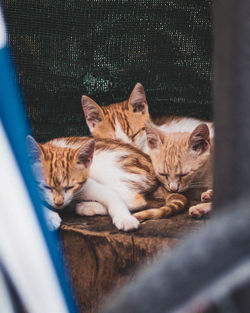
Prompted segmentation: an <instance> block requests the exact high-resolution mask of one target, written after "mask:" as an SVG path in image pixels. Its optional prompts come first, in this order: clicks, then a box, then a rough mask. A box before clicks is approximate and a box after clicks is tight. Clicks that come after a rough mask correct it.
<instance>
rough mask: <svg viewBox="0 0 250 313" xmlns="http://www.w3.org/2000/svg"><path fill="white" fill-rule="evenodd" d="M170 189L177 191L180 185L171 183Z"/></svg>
mask: <svg viewBox="0 0 250 313" xmlns="http://www.w3.org/2000/svg"><path fill="white" fill-rule="evenodd" d="M169 190H170V191H171V192H176V191H178V185H177V184H170V185H169Z"/></svg>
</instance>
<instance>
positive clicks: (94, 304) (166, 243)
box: [60, 213, 207, 313]
mask: <svg viewBox="0 0 250 313" xmlns="http://www.w3.org/2000/svg"><path fill="white" fill-rule="evenodd" d="M62 217H63V224H62V226H61V230H60V235H61V238H62V241H63V244H64V247H65V253H66V258H67V261H68V265H69V270H70V273H71V276H72V281H73V285H74V288H75V292H76V298H77V301H78V303H79V307H80V312H88V313H92V312H96V311H97V308H98V307H100V306H101V303H102V301H103V300H104V299H105V297H107V296H108V295H109V294H110V293H111V292H112V291H113V290H114V289H117V288H118V287H119V286H120V285H121V284H122V283H124V281H126V280H132V279H133V278H134V276H135V275H136V273H137V272H138V266H139V265H141V264H150V263H151V262H152V261H153V260H155V259H157V257H159V255H160V254H161V253H162V251H163V249H164V251H166V250H167V249H170V248H172V247H173V246H175V245H176V244H178V242H180V240H181V238H183V237H185V235H186V234H187V233H190V232H197V231H199V230H200V229H201V228H202V227H204V226H205V225H206V223H207V220H206V219H201V220H195V219H192V218H191V217H189V216H188V215H187V213H185V214H181V215H178V216H174V217H171V218H169V219H162V220H155V221H153V220H151V221H146V222H144V223H142V224H141V226H140V228H139V229H138V230H137V231H133V232H129V233H125V232H121V231H118V230H117V229H116V228H115V227H114V225H112V223H111V220H110V218H109V217H108V216H94V217H81V216H76V215H72V214H71V215H70V214H64V215H63V216H62Z"/></svg>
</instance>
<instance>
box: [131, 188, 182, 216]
mask: <svg viewBox="0 0 250 313" xmlns="http://www.w3.org/2000/svg"><path fill="white" fill-rule="evenodd" d="M187 203H188V200H187V198H186V197H185V196H183V195H181V194H179V193H170V194H168V195H167V196H166V198H165V205H164V206H162V207H160V208H156V209H148V210H143V211H140V212H137V213H135V214H133V215H134V217H136V218H137V219H138V220H139V221H145V220H151V219H152V220H157V219H161V218H168V217H170V216H173V215H177V214H179V213H180V212H182V211H184V210H185V208H186V206H187Z"/></svg>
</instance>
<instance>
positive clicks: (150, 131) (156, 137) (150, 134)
mask: <svg viewBox="0 0 250 313" xmlns="http://www.w3.org/2000/svg"><path fill="white" fill-rule="evenodd" d="M144 125H145V131H146V135H147V142H148V147H149V149H158V148H159V146H160V145H161V144H162V139H161V135H160V132H159V131H158V130H157V129H156V128H155V127H153V126H152V124H151V123H149V122H144Z"/></svg>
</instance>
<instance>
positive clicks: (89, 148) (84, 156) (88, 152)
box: [77, 139, 95, 168]
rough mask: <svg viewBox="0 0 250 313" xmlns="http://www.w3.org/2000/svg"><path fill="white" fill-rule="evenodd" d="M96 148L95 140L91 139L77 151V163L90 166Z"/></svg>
mask: <svg viewBox="0 0 250 313" xmlns="http://www.w3.org/2000/svg"><path fill="white" fill-rule="evenodd" d="M94 150H95V141H94V140H93V139H91V140H89V141H88V142H87V143H86V144H85V145H84V146H83V147H81V148H80V149H79V151H78V152H77V163H80V164H83V165H84V166H85V167H86V168H88V167H90V165H91V163H92V159H93V154H94Z"/></svg>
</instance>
